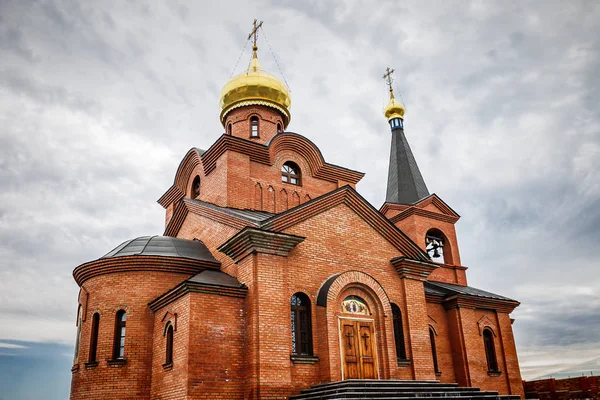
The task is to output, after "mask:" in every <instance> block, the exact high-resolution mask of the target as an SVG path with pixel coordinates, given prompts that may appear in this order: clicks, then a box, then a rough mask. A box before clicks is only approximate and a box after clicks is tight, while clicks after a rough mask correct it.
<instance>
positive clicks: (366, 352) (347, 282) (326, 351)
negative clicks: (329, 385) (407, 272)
mask: <svg viewBox="0 0 600 400" xmlns="http://www.w3.org/2000/svg"><path fill="white" fill-rule="evenodd" d="M316 306H317V321H318V324H319V325H320V326H321V327H323V328H322V329H323V331H325V333H326V336H327V338H328V339H327V340H320V341H319V342H318V343H317V344H316V349H317V351H318V352H319V353H320V354H322V355H324V357H323V359H322V365H321V376H322V380H324V381H332V382H334V381H339V380H344V379H389V378H390V369H389V365H390V360H391V359H392V358H394V357H393V356H394V353H393V349H392V347H390V346H389V345H388V335H387V332H393V328H394V327H393V325H392V318H385V317H386V316H387V315H392V309H391V305H390V301H389V297H388V295H387V294H386V292H385V290H384V288H383V287H382V286H381V284H379V282H377V280H376V279H375V278H373V277H372V276H370V275H369V274H367V273H365V272H362V271H356V270H354V271H346V272H342V273H339V274H335V275H332V276H330V277H329V278H328V279H326V280H325V281H324V282H323V284H322V285H321V287H320V288H319V292H318V294H317V301H316ZM350 346H352V348H350ZM394 359H395V358H394Z"/></svg>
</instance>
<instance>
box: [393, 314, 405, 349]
mask: <svg viewBox="0 0 600 400" xmlns="http://www.w3.org/2000/svg"><path fill="white" fill-rule="evenodd" d="M392 317H393V322H394V340H395V342H396V357H398V360H406V347H405V346H404V329H403V326H402V314H401V313H400V307H398V306H397V305H396V304H393V303H392Z"/></svg>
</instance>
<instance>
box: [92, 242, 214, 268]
mask: <svg viewBox="0 0 600 400" xmlns="http://www.w3.org/2000/svg"><path fill="white" fill-rule="evenodd" d="M133 255H142V256H162V257H183V258H190V259H193V260H200V261H208V262H214V263H217V264H220V262H219V261H217V260H216V259H215V258H214V257H213V255H212V254H211V252H210V251H209V250H208V248H206V246H205V245H204V243H202V241H200V240H186V239H179V238H174V237H170V236H142V237H139V238H135V239H131V240H128V241H126V242H123V243H121V244H120V245H118V246H117V247H116V248H114V249H113V250H111V251H109V252H108V253H107V254H105V255H104V256H102V257H100V258H101V259H102V258H115V257H124V256H133Z"/></svg>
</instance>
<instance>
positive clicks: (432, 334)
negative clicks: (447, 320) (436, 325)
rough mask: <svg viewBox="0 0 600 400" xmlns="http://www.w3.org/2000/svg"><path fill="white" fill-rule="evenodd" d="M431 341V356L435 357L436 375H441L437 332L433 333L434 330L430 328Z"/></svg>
mask: <svg viewBox="0 0 600 400" xmlns="http://www.w3.org/2000/svg"><path fill="white" fill-rule="evenodd" d="M429 340H430V341H431V355H432V356H433V369H434V370H435V373H436V374H439V373H440V367H439V365H438V358H437V349H436V347H435V332H434V331H433V328H431V327H430V328H429Z"/></svg>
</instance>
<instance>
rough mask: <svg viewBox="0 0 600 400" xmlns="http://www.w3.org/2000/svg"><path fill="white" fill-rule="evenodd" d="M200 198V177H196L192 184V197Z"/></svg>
mask: <svg viewBox="0 0 600 400" xmlns="http://www.w3.org/2000/svg"><path fill="white" fill-rule="evenodd" d="M198 196H200V176H198V175H196V177H195V178H194V181H193V182H192V193H191V196H190V197H191V198H192V199H195V198H196V197H198Z"/></svg>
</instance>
